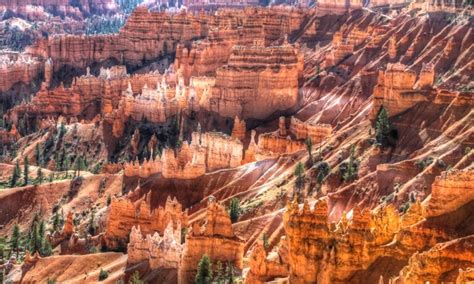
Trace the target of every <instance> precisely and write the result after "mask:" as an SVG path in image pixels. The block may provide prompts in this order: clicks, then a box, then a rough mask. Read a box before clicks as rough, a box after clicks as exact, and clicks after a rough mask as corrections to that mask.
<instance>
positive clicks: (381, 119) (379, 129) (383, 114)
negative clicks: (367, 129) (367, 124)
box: [375, 107, 392, 146]
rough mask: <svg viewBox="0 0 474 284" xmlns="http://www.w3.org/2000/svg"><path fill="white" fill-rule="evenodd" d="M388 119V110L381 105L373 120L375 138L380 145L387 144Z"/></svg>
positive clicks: (389, 126) (389, 128) (389, 127)
mask: <svg viewBox="0 0 474 284" xmlns="http://www.w3.org/2000/svg"><path fill="white" fill-rule="evenodd" d="M391 128H392V127H391V125H390V121H389V120H388V112H387V110H386V109H385V108H384V107H382V108H381V109H380V111H379V114H378V115H377V120H376V121H375V140H376V141H377V143H379V144H380V145H382V146H387V145H388V137H389V135H390V130H391Z"/></svg>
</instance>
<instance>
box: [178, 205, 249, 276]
mask: <svg viewBox="0 0 474 284" xmlns="http://www.w3.org/2000/svg"><path fill="white" fill-rule="evenodd" d="M205 220H206V221H205V224H204V226H203V227H201V226H200V225H199V224H198V223H194V224H193V227H192V230H191V232H189V233H188V235H187V236H186V242H185V245H184V251H183V255H182V259H181V264H180V268H179V275H178V283H189V282H192V281H193V280H194V277H195V275H196V267H197V266H198V263H199V261H200V260H201V258H202V256H203V255H207V256H208V257H209V258H210V259H211V261H212V262H213V263H217V262H218V261H220V262H221V263H226V264H228V265H233V266H234V267H235V268H237V269H242V268H243V263H242V258H243V253H244V242H243V240H241V239H240V238H238V237H237V236H236V235H235V234H234V232H233V229H232V224H231V221H230V218H229V214H228V213H227V212H226V210H225V208H224V207H223V206H222V205H220V204H218V203H216V202H215V201H209V204H208V206H207V209H206V219H205Z"/></svg>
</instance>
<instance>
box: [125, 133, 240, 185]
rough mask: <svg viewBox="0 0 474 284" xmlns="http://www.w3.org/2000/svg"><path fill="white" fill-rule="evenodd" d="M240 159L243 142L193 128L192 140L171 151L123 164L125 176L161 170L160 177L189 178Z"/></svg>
mask: <svg viewBox="0 0 474 284" xmlns="http://www.w3.org/2000/svg"><path fill="white" fill-rule="evenodd" d="M242 159H243V144H242V142H241V141H240V140H238V139H237V138H233V137H230V136H227V135H225V134H222V133H218V132H207V133H200V132H193V133H192V142H191V144H190V145H189V144H188V142H187V141H185V142H183V145H182V147H181V148H180V149H179V150H177V152H175V151H174V150H173V149H170V148H166V149H164V151H163V154H162V155H161V157H159V156H156V158H155V159H154V160H146V161H144V162H143V163H142V164H140V163H139V162H138V161H135V162H133V163H126V164H125V165H124V170H125V172H124V174H125V176H140V177H143V178H145V177H149V176H151V175H153V174H158V173H161V175H162V176H163V177H164V178H175V179H192V178H196V177H199V176H202V175H204V174H205V173H206V172H212V171H215V170H219V169H226V168H234V167H238V166H240V164H241V162H242Z"/></svg>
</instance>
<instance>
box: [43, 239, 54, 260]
mask: <svg viewBox="0 0 474 284" xmlns="http://www.w3.org/2000/svg"><path fill="white" fill-rule="evenodd" d="M52 254H53V247H52V246H51V243H50V242H49V240H47V239H44V240H43V246H42V247H41V256H43V257H44V256H50V255H52Z"/></svg>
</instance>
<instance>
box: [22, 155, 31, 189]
mask: <svg viewBox="0 0 474 284" xmlns="http://www.w3.org/2000/svg"><path fill="white" fill-rule="evenodd" d="M29 170H30V165H29V162H28V156H25V159H24V164H23V175H24V185H25V186H26V185H28V182H29V178H28V175H29Z"/></svg>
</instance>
